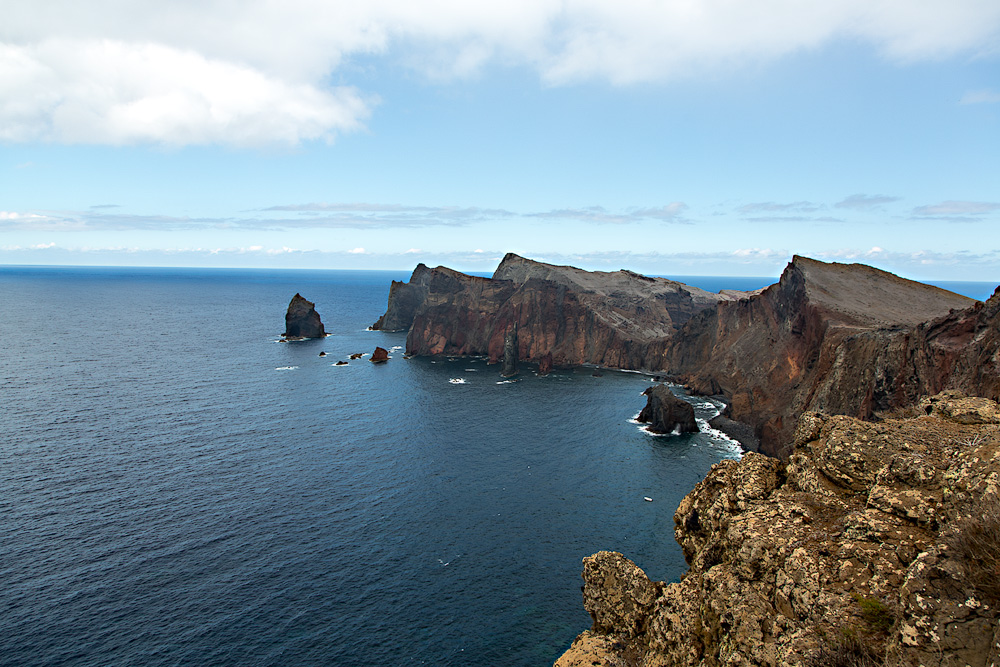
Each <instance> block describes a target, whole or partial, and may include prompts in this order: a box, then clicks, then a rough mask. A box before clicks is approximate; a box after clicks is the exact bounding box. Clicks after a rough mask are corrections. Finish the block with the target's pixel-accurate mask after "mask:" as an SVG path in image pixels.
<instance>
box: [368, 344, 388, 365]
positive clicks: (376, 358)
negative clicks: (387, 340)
mask: <svg viewBox="0 0 1000 667" xmlns="http://www.w3.org/2000/svg"><path fill="white" fill-rule="evenodd" d="M368 361H370V362H372V363H373V364H380V363H382V362H385V361H389V350H387V349H385V348H384V347H377V346H376V347H375V351H374V352H372V356H371V357H369V358H368Z"/></svg>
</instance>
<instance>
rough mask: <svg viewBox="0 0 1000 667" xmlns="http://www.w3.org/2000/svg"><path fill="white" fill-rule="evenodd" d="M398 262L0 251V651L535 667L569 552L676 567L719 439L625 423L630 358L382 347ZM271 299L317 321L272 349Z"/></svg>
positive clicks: (394, 340)
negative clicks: (89, 262)
mask: <svg viewBox="0 0 1000 667" xmlns="http://www.w3.org/2000/svg"><path fill="white" fill-rule="evenodd" d="M405 278H407V274H404V273H398V274H397V273H380V272H336V271H314V272H313V271H285V272H279V271H248V270H239V271H236V270H233V271H222V270H214V271H198V270H181V269H79V268H17V267H0V339H2V340H3V343H4V344H3V351H2V353H0V590H2V591H3V593H2V597H0V665H4V666H7V665H10V666H14V665H16V666H29V665H79V666H83V665H88V666H91V665H93V666H97V665H142V666H144V667H145V666H152V665H232V666H244V665H339V666H361V665H413V664H429V665H484V666H485V665H515V666H518V665H524V666H528V665H547V664H551V662H552V661H553V660H554V659H555V658H556V657H557V656H558V655H559V653H560V652H561V651H562V650H563V649H564V648H565V647H566V646H567V645H568V644H569V643H570V642H571V641H572V639H573V637H574V636H575V635H576V634H577V633H578V632H580V631H581V630H583V629H585V628H586V627H588V626H589V623H590V619H589V617H588V616H587V614H586V612H584V610H583V607H582V603H581V597H580V590H579V588H580V584H581V580H580V576H579V573H580V569H581V565H580V559H581V558H583V557H584V556H586V555H588V554H591V553H593V552H595V551H597V550H600V549H614V550H619V551H622V552H624V553H625V554H626V555H627V556H629V557H630V558H632V559H633V560H635V561H636V562H637V563H638V564H639V565H640V566H642V567H643V568H645V569H646V571H647V573H648V574H650V576H652V577H654V578H658V579H673V578H676V577H677V576H678V575H679V574H680V573H681V572H682V571H683V569H684V562H683V558H682V556H681V553H680V550H679V548H678V547H677V545H676V543H675V542H674V540H673V530H672V529H673V520H672V515H673V511H674V509H675V508H676V506H677V503H678V502H679V501H680V499H681V498H682V497H683V495H684V494H685V493H687V492H688V491H689V490H690V489H691V488H692V487H693V486H694V484H695V483H696V482H697V481H698V480H699V479H701V477H702V476H703V475H704V474H705V472H706V471H707V470H708V469H709V467H710V466H711V465H712V464H713V463H715V462H717V461H719V460H720V459H722V458H726V457H735V456H738V455H739V454H738V448H736V447H735V446H734V445H733V443H731V442H728V441H726V440H725V439H719V438H715V437H713V436H712V435H710V434H705V433H702V434H698V435H694V436H673V437H653V436H650V435H647V434H646V433H645V432H643V431H641V430H640V429H639V428H638V426H637V425H636V424H634V423H632V422H631V418H632V417H633V416H634V415H635V414H636V413H637V412H638V411H639V409H640V408H641V407H642V405H643V404H644V402H645V401H644V398H643V397H642V396H640V392H641V391H642V390H643V389H645V388H646V387H647V386H648V385H649V384H650V379H649V377H648V376H645V375H641V374H633V373H618V372H610V371H604V372H601V373H596V374H595V371H594V370H593V369H580V370H577V371H575V372H565V371H564V372H557V373H554V374H552V375H550V376H548V377H544V378H539V377H536V376H535V375H534V374H533V373H531V372H530V369H524V371H525V372H523V373H522V375H521V376H520V379H519V380H518V381H516V382H510V383H502V382H500V378H499V377H498V375H497V368H496V367H495V366H488V365H486V364H485V362H483V361H481V360H468V359H464V360H463V359H456V360H438V361H432V360H428V359H411V360H404V359H403V358H402V349H401V346H403V344H404V341H405V335H404V334H386V333H381V332H371V331H366V327H367V326H368V325H370V324H371V323H372V322H374V321H375V319H376V318H377V317H378V316H379V315H380V314H381V313H382V312H383V310H384V309H385V303H386V297H387V294H388V286H389V282H390V280H392V279H405ZM706 280H708V279H706ZM743 280H746V279H743ZM767 282H768V281H767V280H766V279H764V282H763V283H761V284H766V283H767ZM712 285H715V283H710V284H706V285H705V286H706V287H711V286H712ZM721 286H722V287H726V286H732V287H737V288H742V289H747V288H749V287H750V285H749V284H748V283H746V282H739V281H733V282H731V283H730V284H722V285H721ZM754 286H761V285H754ZM714 289H718V287H714ZM990 291H992V290H990ZM295 292H301V293H302V294H303V296H305V297H306V298H308V299H310V300H312V301H315V302H316V305H317V310H319V312H320V314H321V315H322V317H323V321H324V323H325V324H326V327H327V330H328V331H330V332H332V334H333V335H332V336H330V337H328V338H326V339H323V340H313V341H305V342H301V343H291V344H284V343H278V342H276V341H277V339H278V334H279V333H280V332H281V331H282V330H283V328H284V312H285V308H286V307H287V304H288V301H289V299H290V298H291V296H292V295H293V294H294V293H295ZM376 345H380V346H382V347H386V348H393V353H392V356H393V358H392V359H391V360H390V361H389V362H388V363H386V364H384V365H378V366H376V365H373V364H371V363H368V362H367V361H366V360H365V359H361V360H358V361H351V362H350V363H349V364H348V365H347V366H341V367H337V366H334V365H333V364H334V362H336V361H338V360H342V359H346V358H347V356H348V355H349V354H351V353H355V352H367V353H370V352H371V351H372V350H373V349H374V347H375V346H376ZM320 351H326V353H327V355H328V356H326V357H319V356H318V355H319V352H320ZM595 375H596V376H595ZM690 400H693V401H694V402H695V403H696V407H697V409H698V412H699V415H700V416H701V417H704V418H707V417H710V416H711V415H712V414H714V406H712V405H711V404H709V403H705V402H704V401H701V400H695V399H690ZM644 496H649V497H652V498H653V502H645V501H644V500H643V497H644Z"/></svg>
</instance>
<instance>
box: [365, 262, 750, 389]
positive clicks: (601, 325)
mask: <svg viewBox="0 0 1000 667" xmlns="http://www.w3.org/2000/svg"><path fill="white" fill-rule="evenodd" d="M745 295H746V294H745V293H742V292H740V293H727V294H723V295H720V294H712V293H710V292H706V291H704V290H701V289H698V288H696V287H690V286H688V285H684V284H682V283H678V282H675V281H672V280H666V279H664V278H649V277H646V276H641V275H639V274H637V273H632V272H631V271H615V272H602V271H584V270H581V269H577V268H574V267H571V266H555V265H552V264H543V263H541V262H534V261H531V260H528V259H525V258H523V257H519V256H517V255H514V254H508V255H507V256H506V257H504V259H503V261H502V262H501V263H500V265H499V266H498V267H497V270H496V272H495V273H494V274H493V277H492V278H481V277H478V276H468V275H465V274H463V273H459V272H458V271H453V270H451V269H448V268H445V267H437V268H435V269H429V268H427V267H426V266H424V265H423V264H421V265H419V266H417V268H416V269H415V270H414V272H413V275H412V277H411V278H410V281H409V282H408V283H401V282H395V281H394V282H393V283H392V286H391V288H390V291H389V304H388V307H387V309H386V312H385V314H384V315H383V316H382V317H381V318H379V320H378V321H377V322H376V323H375V324H373V325H372V328H373V329H377V330H382V331H408V332H409V333H408V335H407V338H406V353H407V354H415V355H426V356H434V355H455V356H466V355H477V356H487V357H489V360H490V362H491V363H495V362H497V361H499V360H500V359H501V358H502V356H503V350H504V340H505V337H506V335H507V333H508V332H510V331H512V330H516V331H517V335H516V350H515V352H516V354H515V355H513V356H515V357H516V358H517V359H518V360H520V361H528V362H532V363H537V364H539V365H541V366H542V367H543V368H546V369H549V368H552V367H559V366H562V367H568V366H578V365H581V364H596V365H599V366H607V367H611V368H627V369H641V368H658V367H659V366H660V364H661V362H662V360H663V353H664V350H665V349H666V345H667V341H668V340H669V339H670V337H671V336H673V335H674V333H675V332H676V331H677V328H678V327H679V326H681V325H682V324H684V323H685V322H687V321H688V320H689V319H690V318H691V317H692V316H693V315H694V314H695V313H698V312H700V311H701V310H703V309H705V308H708V307H710V306H714V305H715V304H716V303H717V302H719V301H720V300H733V299H736V298H739V297H740V296H745Z"/></svg>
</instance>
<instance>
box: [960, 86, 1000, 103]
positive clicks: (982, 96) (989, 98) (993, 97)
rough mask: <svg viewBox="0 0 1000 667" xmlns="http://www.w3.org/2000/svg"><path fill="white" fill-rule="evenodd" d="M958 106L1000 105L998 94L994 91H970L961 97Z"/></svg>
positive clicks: (999, 95)
mask: <svg viewBox="0 0 1000 667" xmlns="http://www.w3.org/2000/svg"><path fill="white" fill-rule="evenodd" d="M958 103H959V104H998V103H1000V93H998V92H997V91H995V90H989V89H984V90H972V91H969V92H967V93H966V94H965V95H962V99H961V100H959V101H958Z"/></svg>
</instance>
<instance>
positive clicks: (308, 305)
mask: <svg viewBox="0 0 1000 667" xmlns="http://www.w3.org/2000/svg"><path fill="white" fill-rule="evenodd" d="M283 335H284V337H285V338H322V337H324V336H326V329H324V328H323V322H322V321H320V319H319V313H317V312H316V304H314V303H313V302H312V301H308V300H306V299H305V298H304V297H303V296H302V295H301V294H298V293H296V294H295V296H293V297H292V300H291V302H290V303H289V304H288V311H287V312H285V333H284V334H283Z"/></svg>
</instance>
